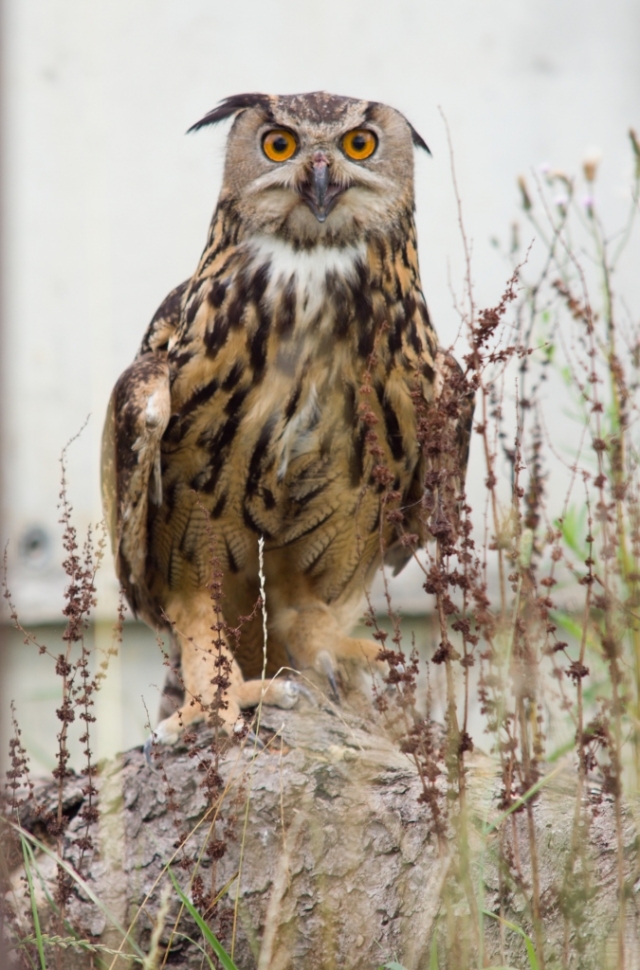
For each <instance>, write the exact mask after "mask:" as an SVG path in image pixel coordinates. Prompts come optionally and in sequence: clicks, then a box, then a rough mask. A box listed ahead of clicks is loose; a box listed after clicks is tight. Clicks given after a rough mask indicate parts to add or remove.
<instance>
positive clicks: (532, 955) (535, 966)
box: [482, 909, 540, 970]
mask: <svg viewBox="0 0 640 970" xmlns="http://www.w3.org/2000/svg"><path fill="white" fill-rule="evenodd" d="M482 912H483V913H484V915H485V916H490V917H491V919H495V920H498V922H499V923H503V924H504V925H505V926H506V927H507V928H508V929H510V930H513V932H514V933H517V934H518V936H521V937H522V939H523V940H524V945H525V947H526V950H527V957H528V958H529V966H530V967H531V970H540V964H539V963H538V957H537V956H536V948H535V946H534V945H533V940H532V939H531V937H530V936H527V934H526V933H525V931H524V930H523V929H521V928H520V927H519V926H516V924H515V923H510V922H509V920H508V919H504V918H503V917H502V916H496V914H495V913H491V912H490V911H489V910H488V909H483V910H482Z"/></svg>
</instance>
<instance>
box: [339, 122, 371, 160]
mask: <svg viewBox="0 0 640 970" xmlns="http://www.w3.org/2000/svg"><path fill="white" fill-rule="evenodd" d="M377 147H378V139H377V138H376V136H375V135H374V133H373V132H372V131H369V130H368V129H367V128H354V129H353V131H348V132H347V134H346V135H345V136H344V138H343V139H342V150H343V152H344V153H345V155H346V156H347V157H348V158H353V159H355V161H356V162H361V161H363V160H364V159H365V158H369V156H370V155H373V153H374V152H375V150H376V148H377Z"/></svg>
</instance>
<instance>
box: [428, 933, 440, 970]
mask: <svg viewBox="0 0 640 970" xmlns="http://www.w3.org/2000/svg"><path fill="white" fill-rule="evenodd" d="M429 970H438V941H437V939H436V933H435V932H434V934H433V937H432V939H431V953H430V955H429Z"/></svg>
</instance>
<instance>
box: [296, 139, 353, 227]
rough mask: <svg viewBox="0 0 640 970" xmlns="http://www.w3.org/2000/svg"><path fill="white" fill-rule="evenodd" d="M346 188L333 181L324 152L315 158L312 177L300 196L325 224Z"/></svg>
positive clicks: (305, 184) (317, 153)
mask: <svg viewBox="0 0 640 970" xmlns="http://www.w3.org/2000/svg"><path fill="white" fill-rule="evenodd" d="M344 191H345V187H344V186H342V185H337V184H336V183H335V182H332V181H331V173H330V171H329V159H328V158H327V156H326V155H325V154H324V152H316V153H315V155H314V156H313V162H312V166H311V173H310V177H309V178H308V179H307V181H306V182H305V183H304V185H303V186H302V188H301V191H300V195H301V196H302V198H303V199H304V201H305V202H306V203H307V205H308V206H309V208H310V209H311V211H312V212H313V214H314V216H315V217H316V219H317V220H318V222H324V221H325V219H326V218H327V216H328V215H329V213H330V212H331V210H332V209H333V207H334V205H335V204H336V201H337V200H338V197H339V196H340V195H342V193H343V192H344Z"/></svg>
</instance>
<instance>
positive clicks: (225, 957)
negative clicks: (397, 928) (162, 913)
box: [167, 868, 402, 970]
mask: <svg viewBox="0 0 640 970" xmlns="http://www.w3.org/2000/svg"><path fill="white" fill-rule="evenodd" d="M167 872H168V873H169V878H170V879H171V882H172V883H173V888H174V889H175V891H176V892H177V894H178V896H179V897H180V901H181V903H182V904H183V906H184V907H185V909H186V910H187V911H188V912H189V913H190V914H191V916H192V917H193V919H194V920H195V921H196V923H197V925H198V929H199V930H200V932H201V933H202V935H203V936H204V938H205V940H206V941H207V943H208V944H209V946H210V947H211V949H212V950H213V952H214V953H215V955H216V956H217V958H218V960H219V961H220V963H221V964H222V966H223V967H224V970H238V967H237V966H236V964H235V963H234V962H233V960H232V959H231V957H230V956H229V954H228V953H227V951H226V950H225V948H224V947H223V945H222V943H220V941H219V939H218V938H217V936H216V935H215V934H214V933H213V932H212V931H211V929H210V928H209V927H208V926H207V924H206V923H205V921H204V920H203V918H202V916H201V915H200V913H199V912H198V910H197V909H196V908H195V906H194V905H193V903H192V902H191V900H190V899H189V898H188V897H187V896H185V894H184V893H183V891H182V889H180V886H179V884H178V880H177V879H176V877H175V876H174V874H173V871H172V870H171V868H168V869H167ZM401 970H402V968H401Z"/></svg>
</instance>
